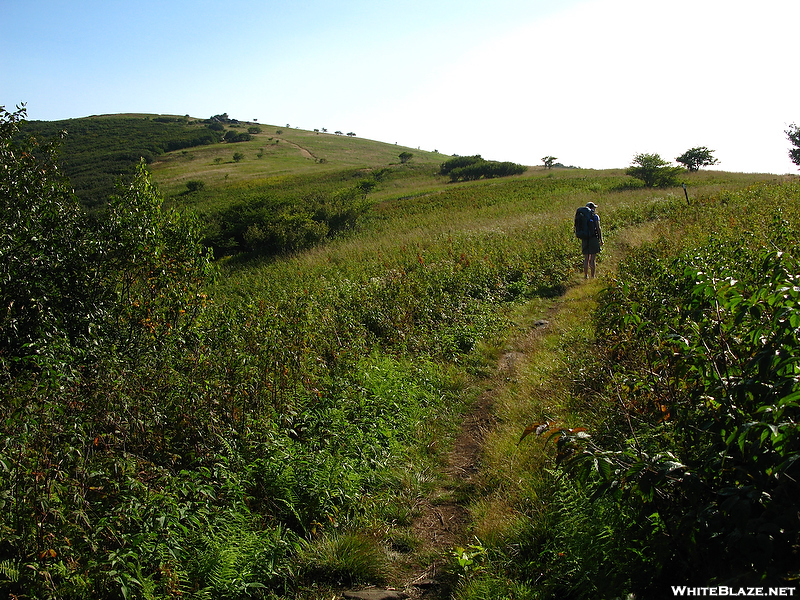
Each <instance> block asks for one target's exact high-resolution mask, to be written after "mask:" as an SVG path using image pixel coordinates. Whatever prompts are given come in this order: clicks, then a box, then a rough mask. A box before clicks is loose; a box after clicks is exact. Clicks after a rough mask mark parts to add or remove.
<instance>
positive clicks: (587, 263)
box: [583, 254, 597, 279]
mask: <svg viewBox="0 0 800 600" xmlns="http://www.w3.org/2000/svg"><path fill="white" fill-rule="evenodd" d="M596 259H597V254H584V255H583V277H584V279H589V271H591V273H592V279H594V271H595V262H596Z"/></svg>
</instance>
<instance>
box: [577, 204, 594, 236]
mask: <svg viewBox="0 0 800 600" xmlns="http://www.w3.org/2000/svg"><path fill="white" fill-rule="evenodd" d="M593 226H594V222H593V219H592V210H591V209H590V208H589V207H588V206H581V207H580V208H579V209H578V210H576V211H575V237H576V238H579V239H582V240H585V239H588V238H590V237H591V236H592V233H593V231H592V230H593V229H594V227H593Z"/></svg>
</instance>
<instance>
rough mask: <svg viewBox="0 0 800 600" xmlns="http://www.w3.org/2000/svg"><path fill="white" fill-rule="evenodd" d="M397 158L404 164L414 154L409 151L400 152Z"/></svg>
mask: <svg viewBox="0 0 800 600" xmlns="http://www.w3.org/2000/svg"><path fill="white" fill-rule="evenodd" d="M399 158H400V162H401V163H403V164H406V163H407V162H408V161H410V160H411V159H412V158H414V155H413V154H412V153H411V152H401V153H400V154H399Z"/></svg>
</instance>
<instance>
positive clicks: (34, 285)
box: [0, 108, 103, 371]
mask: <svg viewBox="0 0 800 600" xmlns="http://www.w3.org/2000/svg"><path fill="white" fill-rule="evenodd" d="M23 117H24V109H20V110H17V111H16V112H14V113H8V112H6V111H5V110H3V109H2V108H0V167H1V168H0V203H2V206H0V223H2V230H3V232H4V234H3V236H2V238H1V239H0V297H2V301H3V306H4V310H3V314H2V316H1V317H0V334H1V335H2V347H3V350H2V352H0V361H2V362H3V366H4V367H5V368H10V369H12V370H16V367H15V366H14V363H18V362H19V361H22V362H24V363H26V364H27V363H33V364H36V363H38V364H39V365H40V366H41V367H42V368H47V365H50V366H51V367H52V368H53V369H55V370H56V371H58V370H60V369H62V366H63V368H64V370H65V371H68V370H69V367H68V366H67V364H68V357H69V356H70V353H71V346H73V345H79V346H86V339H87V338H91V337H92V328H93V327H96V320H97V319H98V318H99V317H100V313H102V312H103V306H102V304H103V302H102V297H99V298H98V297H96V296H95V286H96V284H97V280H98V277H97V276H96V274H95V272H94V269H93V268H92V264H91V263H92V257H93V255H94V254H95V252H96V249H95V242H94V241H93V240H92V239H91V237H90V235H89V234H88V233H87V232H86V228H85V222H84V218H83V215H82V214H81V211H80V208H79V206H78V204H77V202H75V200H74V199H73V198H72V196H71V195H70V193H69V190H68V187H67V184H66V182H65V181H64V180H63V178H62V177H61V175H60V173H59V170H58V167H57V166H56V154H55V153H56V147H57V144H58V142H57V141H53V142H51V143H47V144H39V143H38V142H36V140H34V139H24V138H19V136H17V131H18V129H19V127H20V123H21V119H22V118H23ZM14 139H17V140H18V141H17V142H14ZM9 361H10V363H11V364H9Z"/></svg>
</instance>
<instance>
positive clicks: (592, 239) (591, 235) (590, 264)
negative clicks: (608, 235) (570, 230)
mask: <svg viewBox="0 0 800 600" xmlns="http://www.w3.org/2000/svg"><path fill="white" fill-rule="evenodd" d="M587 209H588V210H587ZM575 235H576V236H577V237H579V238H580V240H581V251H582V252H583V278H584V279H588V278H589V273H590V272H591V274H592V278H594V274H595V261H596V260H597V255H598V254H599V252H600V249H601V247H602V246H603V233H602V231H601V230H600V215H598V214H597V205H596V204H595V203H594V202H587V203H586V207H585V208H584V207H582V208H579V209H578V212H577V213H576V215H575Z"/></svg>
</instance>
